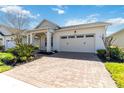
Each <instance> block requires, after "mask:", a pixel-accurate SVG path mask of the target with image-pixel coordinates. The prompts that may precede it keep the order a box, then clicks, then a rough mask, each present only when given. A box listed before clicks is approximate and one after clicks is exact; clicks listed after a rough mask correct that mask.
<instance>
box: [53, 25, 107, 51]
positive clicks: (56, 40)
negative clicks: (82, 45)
mask: <svg viewBox="0 0 124 93" xmlns="http://www.w3.org/2000/svg"><path fill="white" fill-rule="evenodd" d="M74 31H76V33H74ZM105 32H106V31H105V27H92V28H84V29H77V30H65V31H56V33H54V35H53V49H54V50H58V51H60V36H63V35H74V34H95V50H98V49H105V46H104V43H103V40H102V37H103V35H104V36H105ZM79 42H80V41H79Z"/></svg>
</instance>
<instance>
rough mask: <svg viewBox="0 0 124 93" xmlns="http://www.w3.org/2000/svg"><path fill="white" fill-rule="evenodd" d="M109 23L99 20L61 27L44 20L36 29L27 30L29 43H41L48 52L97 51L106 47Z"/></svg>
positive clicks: (41, 46) (42, 47) (40, 45)
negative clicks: (105, 40)
mask: <svg viewBox="0 0 124 93" xmlns="http://www.w3.org/2000/svg"><path fill="white" fill-rule="evenodd" d="M108 25H109V24H108V23H104V22H98V23H89V24H81V25H74V26H67V27H59V26H58V25H56V24H54V23H52V22H50V21H48V20H43V21H42V22H41V23H40V24H39V25H38V26H37V27H36V28H35V29H33V30H29V31H26V34H27V37H28V39H27V43H30V44H34V45H39V47H40V49H41V50H46V51H47V52H51V51H55V50H56V51H60V52H88V53H95V52H96V50H98V49H105V46H104V42H103V41H104V40H103V39H105V37H106V30H107V27H108ZM40 35H41V36H40ZM38 36H39V39H38Z"/></svg>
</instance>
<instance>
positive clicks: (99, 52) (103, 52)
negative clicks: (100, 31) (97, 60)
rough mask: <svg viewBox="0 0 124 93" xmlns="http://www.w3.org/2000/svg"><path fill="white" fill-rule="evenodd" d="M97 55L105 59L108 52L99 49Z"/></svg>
mask: <svg viewBox="0 0 124 93" xmlns="http://www.w3.org/2000/svg"><path fill="white" fill-rule="evenodd" d="M97 54H98V55H99V56H102V57H105V54H106V50H105V49H99V50H97Z"/></svg>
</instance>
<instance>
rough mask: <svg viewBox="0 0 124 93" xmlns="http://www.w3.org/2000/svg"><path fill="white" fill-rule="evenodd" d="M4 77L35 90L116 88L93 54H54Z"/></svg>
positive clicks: (18, 68) (17, 68) (12, 71)
mask: <svg viewBox="0 0 124 93" xmlns="http://www.w3.org/2000/svg"><path fill="white" fill-rule="evenodd" d="M4 74H6V75H9V76H11V77H14V78H16V79H19V80H22V81H25V82H27V83H29V84H33V85H35V86H37V87H98V88H99V87H109V88H110V87H116V86H115V83H114V81H113V80H112V79H111V77H110V74H109V73H108V72H107V70H106V69H105V67H104V64H103V63H102V62H100V60H99V59H98V58H97V56H96V55H95V54H85V53H56V54H53V55H50V56H42V57H41V58H40V59H38V60H35V61H33V62H30V63H27V64H24V65H21V66H17V67H15V68H14V69H12V70H10V71H7V72H5V73H4Z"/></svg>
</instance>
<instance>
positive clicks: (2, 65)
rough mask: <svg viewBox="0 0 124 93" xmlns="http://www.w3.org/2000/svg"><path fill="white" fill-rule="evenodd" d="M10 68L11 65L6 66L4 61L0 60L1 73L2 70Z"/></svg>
mask: <svg viewBox="0 0 124 93" xmlns="http://www.w3.org/2000/svg"><path fill="white" fill-rule="evenodd" d="M10 69H12V67H11V66H7V65H5V64H4V63H2V62H0V73H2V72H4V71H8V70H10Z"/></svg>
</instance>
